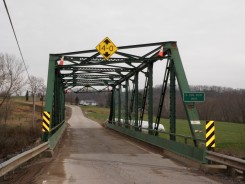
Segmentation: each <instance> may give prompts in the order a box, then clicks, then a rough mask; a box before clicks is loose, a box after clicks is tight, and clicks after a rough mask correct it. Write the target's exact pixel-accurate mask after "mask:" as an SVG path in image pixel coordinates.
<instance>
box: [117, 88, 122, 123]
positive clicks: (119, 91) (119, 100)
mask: <svg viewBox="0 0 245 184" xmlns="http://www.w3.org/2000/svg"><path fill="white" fill-rule="evenodd" d="M121 90H122V89H121V84H119V85H118V122H119V123H121V112H122V111H121Z"/></svg>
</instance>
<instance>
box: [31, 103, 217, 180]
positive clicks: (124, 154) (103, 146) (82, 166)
mask: <svg viewBox="0 0 245 184" xmlns="http://www.w3.org/2000/svg"><path fill="white" fill-rule="evenodd" d="M69 124H70V127H69V128H68V130H67V133H66V136H65V138H64V141H63V143H62V146H61V148H60V149H59V150H58V151H59V153H58V155H57V156H56V157H55V158H54V159H53V160H52V161H51V162H50V163H49V164H48V165H46V166H45V168H44V169H42V171H41V172H40V173H39V174H37V175H36V177H35V183H42V184H49V183H52V184H56V183H57V184H61V183H63V184H66V183H74V184H76V183H79V184H135V183H140V184H162V183H166V184H169V183H173V184H174V183H176V184H179V183H181V184H184V183H188V184H191V183H195V184H196V183H217V182H215V181H213V180H211V179H209V178H206V177H204V176H202V175H200V174H197V173H193V172H191V171H190V170H189V169H188V168H186V167H184V166H181V165H178V164H176V163H174V162H173V161H171V160H170V159H168V158H165V157H163V156H162V155H159V154H154V153H152V152H150V151H149V150H146V149H145V148H142V147H140V146H138V145H136V144H134V143H132V142H130V141H129V140H128V139H126V138H124V137H122V136H121V135H118V134H117V133H115V132H113V131H111V130H108V129H105V128H102V127H101V126H100V125H99V124H98V123H96V122H94V121H91V120H89V119H87V118H85V117H84V115H83V113H82V112H81V110H80V108H79V107H75V106H72V117H71V119H70V120H69Z"/></svg>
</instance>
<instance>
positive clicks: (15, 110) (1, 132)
mask: <svg viewBox="0 0 245 184" xmlns="http://www.w3.org/2000/svg"><path fill="white" fill-rule="evenodd" d="M10 104H11V108H10V110H9V116H8V118H7V121H6V122H5V121H4V120H3V121H2V122H1V123H0V159H2V158H6V156H7V155H11V154H16V153H20V152H22V151H23V150H25V149H27V147H28V146H31V145H33V144H34V143H35V142H36V141H37V140H38V139H39V138H40V136H41V133H42V132H41V122H42V118H41V102H39V101H38V99H37V102H36V113H35V122H34V127H32V117H33V116H32V112H33V106H32V102H31V99H29V101H28V102H26V101H25V98H24V97H13V98H12V99H11V101H10Z"/></svg>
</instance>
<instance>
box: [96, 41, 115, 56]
mask: <svg viewBox="0 0 245 184" xmlns="http://www.w3.org/2000/svg"><path fill="white" fill-rule="evenodd" d="M96 49H97V50H98V52H99V53H100V54H101V55H102V56H103V57H104V58H105V59H106V60H108V59H109V58H110V57H111V56H112V55H113V54H114V53H115V52H116V51H117V46H116V45H115V44H114V43H113V42H112V41H111V40H110V39H109V38H108V37H106V38H105V39H104V40H103V41H102V42H100V43H99V44H98V45H97V46H96Z"/></svg>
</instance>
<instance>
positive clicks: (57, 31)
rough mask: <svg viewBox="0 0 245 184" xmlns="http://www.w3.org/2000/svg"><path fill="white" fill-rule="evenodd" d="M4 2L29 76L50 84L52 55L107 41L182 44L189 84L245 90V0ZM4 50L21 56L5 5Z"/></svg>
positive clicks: (0, 22) (1, 19)
mask: <svg viewBox="0 0 245 184" xmlns="http://www.w3.org/2000/svg"><path fill="white" fill-rule="evenodd" d="M6 3H7V5H8V8H9V12H10V15H11V18H12V21H13V24H14V27H15V31H16V34H17V37H18V40H19V43H20V46H21V49H22V52H23V55H24V58H25V61H26V64H27V65H28V68H29V69H28V70H29V73H30V74H31V75H35V76H39V77H43V78H44V79H45V80H46V79H47V72H48V59H49V54H50V53H61V52H70V51H80V50H89V49H94V48H95V47H96V45H97V44H98V43H99V42H100V41H102V40H103V39H104V38H105V37H106V36H108V37H109V38H110V39H111V40H112V41H113V42H114V43H115V44H116V45H117V46H122V45H132V44H142V43H152V42H161V41H177V44H178V47H179V51H180V55H181V59H182V62H183V65H184V68H185V72H186V76H187V79H188V82H189V84H191V85H217V86H224V87H232V88H245V0H205V1H204V0H203V1H201V0H199V1H197V0H185V1H184V0H171V1H169V0H168V1H165V0H151V1H147V0H104V1H101V0H97V1H96V0H21V1H19V0H6ZM0 52H3V53H9V54H14V55H16V56H17V57H19V58H20V54H19V52H18V47H17V44H16V42H15V39H14V35H13V32H12V30H11V26H10V23H9V20H8V17H7V13H6V11H5V8H4V4H3V2H2V1H0ZM155 75H157V73H155ZM155 75H154V76H155ZM157 83H158V81H157V82H156V83H155V84H157ZM160 83H161V82H160V81H159V84H160Z"/></svg>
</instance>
